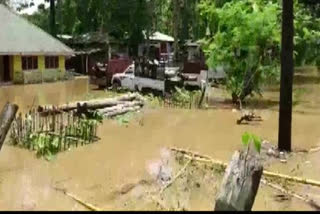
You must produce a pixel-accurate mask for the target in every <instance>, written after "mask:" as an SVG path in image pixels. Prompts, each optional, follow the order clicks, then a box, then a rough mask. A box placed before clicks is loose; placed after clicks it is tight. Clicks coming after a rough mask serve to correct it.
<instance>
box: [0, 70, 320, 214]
mask: <svg viewBox="0 0 320 214" xmlns="http://www.w3.org/2000/svg"><path fill="white" fill-rule="evenodd" d="M318 80H319V81H318ZM295 81H296V84H295V95H294V96H295V99H296V100H295V101H296V103H295V107H294V113H293V133H292V134H293V147H294V150H299V149H306V150H309V149H311V148H314V147H317V146H320V126H319V125H318V124H319V121H320V110H319V109H320V97H319V96H318V91H319V90H320V84H319V83H320V75H319V74H318V72H317V71H316V70H311V71H309V72H307V73H305V72H300V71H297V74H296V80H295ZM94 88H95V87H94V86H90V85H88V83H87V80H85V79H78V80H75V81H71V82H61V83H52V84H43V85H29V86H8V87H2V88H0V97H1V99H0V107H1V108H2V106H3V105H4V104H5V102H7V101H10V102H13V103H16V104H18V105H19V107H20V110H22V111H25V110H27V109H28V108H29V107H30V106H32V105H34V106H37V105H42V104H62V103H66V102H70V101H75V100H83V99H90V98H93V97H105V96H109V95H108V94H107V93H106V92H104V91H97V90H94ZM212 94H213V96H212V97H211V99H210V105H209V106H211V107H210V108H209V109H207V110H182V109H168V108H149V107H146V108H144V110H143V111H142V112H139V113H137V114H135V115H134V117H133V119H132V120H131V121H130V123H129V124H127V125H119V123H118V122H117V121H113V120H105V121H104V123H103V125H102V126H100V127H99V130H98V136H99V137H100V138H101V141H100V142H98V143H96V144H91V145H88V146H85V147H79V148H77V149H72V150H71V151H68V152H64V153H61V154H59V155H58V156H57V157H56V159H55V160H53V161H51V162H47V161H44V160H42V159H37V158H36V157H35V155H34V154H33V153H31V152H29V151H26V150H22V149H19V148H16V147H12V146H9V145H4V146H3V148H2V150H1V155H0V207H1V209H2V210H86V208H85V207H83V206H82V205H81V204H79V203H77V202H75V201H73V200H72V199H70V198H69V197H67V196H66V195H64V194H63V193H61V192H59V191H56V190H55V189H54V187H59V188H65V189H67V191H68V192H71V193H73V194H75V195H77V196H78V197H79V198H81V199H83V200H85V201H87V202H90V203H92V204H94V205H95V206H97V207H100V208H102V209H105V210H130V209H145V210H150V209H156V207H155V206H154V204H153V205H152V203H146V204H143V203H142V204H140V205H139V204H135V205H132V204H131V205H130V203H129V202H130V201H129V199H128V198H122V199H119V198H117V197H111V196H110V195H112V193H113V192H116V191H118V190H119V189H121V188H123V186H124V185H128V184H134V183H138V182H139V181H141V180H143V179H144V180H150V179H151V177H152V176H151V175H150V164H152V163H154V162H157V161H158V160H159V159H160V156H161V151H163V149H164V148H166V147H180V148H185V149H189V150H193V151H197V152H199V153H201V154H206V155H209V156H211V157H213V158H215V159H219V160H222V161H224V162H229V161H230V159H231V157H232V155H233V153H234V152H235V150H238V149H240V148H241V147H242V145H241V136H242V134H243V133H244V132H246V131H248V132H251V133H254V134H256V135H257V136H260V137H262V138H263V139H265V140H268V141H270V142H272V143H273V144H275V145H276V144H277V136H278V99H279V98H278V97H279V92H278V88H277V87H271V88H270V87H269V88H267V89H265V92H264V93H263V94H264V97H262V98H257V99H252V100H251V102H250V104H249V105H248V108H254V109H255V111H256V113H257V114H259V115H261V116H262V118H263V122H261V123H254V124H251V125H240V126H239V125H236V120H237V119H238V118H239V116H240V115H241V114H240V112H238V111H234V110H232V107H231V106H230V105H227V104H223V105H222V104H221V103H220V102H221V100H223V99H224V98H225V92H224V91H223V90H221V89H213V93H212ZM219 103H220V104H219ZM319 156H320V153H319V152H318V153H313V154H295V155H293V156H292V157H290V158H289V160H288V163H286V164H284V163H280V162H279V163H275V164H273V165H271V166H270V168H269V170H272V171H274V172H277V171H278V172H281V173H283V174H288V175H295V176H302V177H306V178H310V179H315V180H317V178H319V177H320V168H319V160H320V159H319ZM298 164H300V167H298V168H297V165H298ZM317 169H318V170H317ZM196 172H197V171H196ZM209 177H210V176H209ZM199 182H200V181H199ZM220 182H221V178H220V180H219V179H218V180H216V182H214V183H213V184H212V185H214V184H215V185H216V186H218V187H219V185H218V184H220ZM209 184H210V182H209ZM199 185H200V184H199ZM200 186H202V184H201V185H200ZM203 187H205V186H203ZM212 188H213V187H212ZM294 188H295V189H296V190H297V191H299V192H302V193H303V192H308V193H310V194H311V193H312V194H313V198H314V200H318V203H319V202H320V198H319V195H320V193H319V189H314V188H309V187H308V186H294ZM200 189H201V188H200ZM204 189H206V188H202V191H200V190H197V191H193V193H192V195H190V196H189V200H190V203H189V205H188V206H187V207H188V209H189V210H212V209H213V205H214V199H215V195H214V190H212V192H205V191H204ZM210 190H211V189H210ZM137 191H138V190H137ZM140 191H143V189H142V190H140ZM138 192H139V191H138ZM274 194H275V191H274V190H273V189H271V188H269V187H266V186H263V185H261V187H260V189H259V192H258V195H257V198H256V202H255V205H254V207H253V209H254V210H313V208H312V207H310V206H309V205H307V204H305V203H304V202H301V201H299V200H297V199H290V200H286V201H277V200H276V198H275V197H274ZM138 201H139V200H138ZM141 201H142V200H140V202H141Z"/></svg>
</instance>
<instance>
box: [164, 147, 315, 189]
mask: <svg viewBox="0 0 320 214" xmlns="http://www.w3.org/2000/svg"><path fill="white" fill-rule="evenodd" d="M170 150H171V151H173V152H178V153H181V154H183V155H184V156H185V157H186V158H188V159H194V160H196V161H199V162H205V163H211V164H214V165H218V166H221V167H223V168H226V167H227V166H228V164H226V163H224V162H222V161H219V160H214V159H212V158H211V157H209V156H207V155H200V154H198V153H194V152H192V151H188V150H184V149H179V148H170ZM263 175H264V176H266V177H273V178H281V179H284V180H287V181H292V182H295V183H300V184H306V185H312V186H317V187H320V182H319V181H316V180H312V179H305V178H300V177H294V176H289V175H284V174H280V173H275V172H270V171H266V170H264V171H263Z"/></svg>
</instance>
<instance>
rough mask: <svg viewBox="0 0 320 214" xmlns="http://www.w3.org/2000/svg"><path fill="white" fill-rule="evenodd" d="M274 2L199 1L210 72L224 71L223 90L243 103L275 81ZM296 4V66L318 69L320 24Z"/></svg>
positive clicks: (277, 18)
mask: <svg viewBox="0 0 320 214" xmlns="http://www.w3.org/2000/svg"><path fill="white" fill-rule="evenodd" d="M279 2H280V1H276V0H269V1H267V0H255V1H253V0H241V1H235V0H221V1H217V0H215V1H211V0H202V1H201V3H200V4H199V5H198V9H199V11H200V15H201V17H202V18H203V19H204V20H207V22H208V25H209V26H210V30H211V36H210V37H208V38H207V39H206V43H205V45H204V48H205V52H206V55H207V57H208V64H209V66H210V67H215V66H218V65H223V66H225V67H226V68H228V69H227V89H228V90H229V91H230V93H231V94H232V97H233V100H234V101H237V100H239V99H240V100H243V99H245V97H246V96H248V95H252V94H253V93H254V92H256V93H258V94H260V89H261V86H262V85H263V84H264V83H267V82H271V81H279V79H280V78H279V76H280V75H279V74H280V69H279V65H280V43H281V35H280V27H281V6H280V4H279ZM312 11H313V10H311V9H309V8H308V7H305V6H304V5H303V4H299V3H298V1H297V0H295V29H296V30H295V59H296V64H297V65H305V64H308V65H310V64H318V65H319V64H320V59H319V58H320V57H319V56H320V55H319V51H320V42H319V38H320V24H319V23H320V21H319V17H316V16H315V15H314V13H313V12H312Z"/></svg>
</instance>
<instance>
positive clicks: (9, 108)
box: [0, 103, 19, 150]
mask: <svg viewBox="0 0 320 214" xmlns="http://www.w3.org/2000/svg"><path fill="white" fill-rule="evenodd" d="M18 109H19V107H18V106H17V105H15V104H9V103H7V104H6V105H5V106H4V108H3V109H2V112H1V114H0V150H1V148H2V145H3V143H4V140H5V138H6V136H7V134H8V131H9V129H10V126H11V123H12V122H13V120H14V118H15V116H16V113H17V111H18Z"/></svg>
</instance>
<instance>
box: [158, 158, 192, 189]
mask: <svg viewBox="0 0 320 214" xmlns="http://www.w3.org/2000/svg"><path fill="white" fill-rule="evenodd" d="M191 161H192V159H189V160H188V162H187V163H186V164H185V165H184V166H183V167H182V169H180V171H179V172H178V173H177V174H176V175H175V176H174V178H173V179H172V180H171V181H170V182H169V183H167V184H166V185H165V186H164V187H163V188H161V190H160V193H159V194H162V193H163V191H165V190H166V189H167V188H168V187H169V186H171V185H172V184H173V183H174V182H175V181H176V180H177V179H178V178H179V177H180V176H181V175H182V173H183V172H184V171H185V170H186V168H187V167H188V166H189V164H190V163H191Z"/></svg>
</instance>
